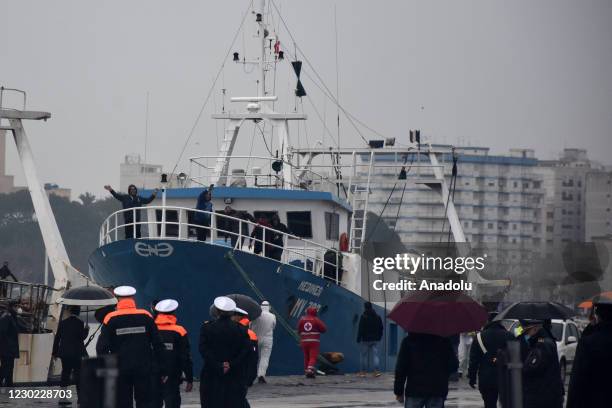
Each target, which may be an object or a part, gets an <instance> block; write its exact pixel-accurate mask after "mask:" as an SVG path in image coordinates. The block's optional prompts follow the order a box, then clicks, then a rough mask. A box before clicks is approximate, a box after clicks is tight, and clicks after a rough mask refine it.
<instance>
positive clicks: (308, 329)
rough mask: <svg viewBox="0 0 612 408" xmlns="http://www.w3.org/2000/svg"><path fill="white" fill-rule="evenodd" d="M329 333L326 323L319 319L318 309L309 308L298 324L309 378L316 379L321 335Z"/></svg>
mask: <svg viewBox="0 0 612 408" xmlns="http://www.w3.org/2000/svg"><path fill="white" fill-rule="evenodd" d="M326 331H327V327H326V326H325V323H323V321H321V319H319V318H318V317H317V309H316V308H314V307H309V308H308V309H306V314H305V315H304V316H302V318H301V319H300V321H299V322H298V333H299V334H300V345H301V347H302V351H303V352H304V373H305V374H306V377H308V378H314V376H315V373H316V370H315V364H316V363H317V357H318V356H319V345H320V342H321V340H320V338H321V334H322V333H325V332H326Z"/></svg>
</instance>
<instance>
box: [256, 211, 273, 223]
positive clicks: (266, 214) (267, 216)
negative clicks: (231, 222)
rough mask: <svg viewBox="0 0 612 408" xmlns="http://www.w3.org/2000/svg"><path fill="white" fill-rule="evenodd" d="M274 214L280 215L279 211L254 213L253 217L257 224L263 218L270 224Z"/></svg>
mask: <svg viewBox="0 0 612 408" xmlns="http://www.w3.org/2000/svg"><path fill="white" fill-rule="evenodd" d="M274 214H278V211H254V212H253V216H254V217H255V222H257V220H259V219H260V218H261V217H264V218H265V219H266V220H268V222H270V220H271V219H272V216H273V215H274Z"/></svg>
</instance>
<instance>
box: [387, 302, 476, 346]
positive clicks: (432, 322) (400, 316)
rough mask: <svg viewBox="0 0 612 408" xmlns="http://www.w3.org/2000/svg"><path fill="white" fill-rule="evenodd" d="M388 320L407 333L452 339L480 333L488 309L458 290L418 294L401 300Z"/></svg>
mask: <svg viewBox="0 0 612 408" xmlns="http://www.w3.org/2000/svg"><path fill="white" fill-rule="evenodd" d="M389 318H390V319H391V320H393V321H394V322H396V323H397V324H399V325H400V326H401V327H402V328H403V329H404V330H406V331H407V332H414V333H427V334H435V335H438V336H444V337H447V336H451V335H453V334H458V333H465V332H469V331H474V330H480V329H481V328H482V326H483V325H484V324H485V323H486V321H487V318H488V313H487V310H486V309H485V308H484V307H483V306H482V305H481V304H480V303H478V302H476V301H475V300H474V299H472V298H471V297H469V296H467V295H464V294H463V293H461V292H458V291H418V292H414V293H411V294H409V295H407V296H405V297H404V298H402V300H400V301H399V302H398V303H397V304H396V305H395V307H394V308H393V310H391V313H389Z"/></svg>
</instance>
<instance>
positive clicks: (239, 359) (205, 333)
mask: <svg viewBox="0 0 612 408" xmlns="http://www.w3.org/2000/svg"><path fill="white" fill-rule="evenodd" d="M199 349H200V354H201V355H202V358H203V359H204V366H203V367H202V378H224V379H226V380H230V381H237V382H242V381H244V378H245V370H246V358H247V356H248V354H249V350H250V340H249V336H248V334H247V331H246V329H245V328H244V327H243V326H241V325H240V324H238V323H236V322H234V321H232V320H231V319H230V318H229V317H225V316H223V317H220V318H218V319H217V320H214V321H209V322H205V323H204V324H203V325H202V328H201V329H200V343H199ZM226 361H227V362H229V364H230V369H229V371H228V372H227V374H223V363H224V362H226Z"/></svg>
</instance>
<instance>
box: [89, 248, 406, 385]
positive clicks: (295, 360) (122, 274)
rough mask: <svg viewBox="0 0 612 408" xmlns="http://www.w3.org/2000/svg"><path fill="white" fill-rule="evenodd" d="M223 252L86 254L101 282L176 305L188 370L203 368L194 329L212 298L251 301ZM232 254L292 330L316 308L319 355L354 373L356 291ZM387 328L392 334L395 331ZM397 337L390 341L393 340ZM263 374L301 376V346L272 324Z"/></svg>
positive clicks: (140, 298)
mask: <svg viewBox="0 0 612 408" xmlns="http://www.w3.org/2000/svg"><path fill="white" fill-rule="evenodd" d="M228 251H231V249H230V248H228V247H226V246H223V245H216V244H210V243H204V242H192V241H178V240H147V239H139V240H133V239H128V240H122V241H116V242H113V243H110V244H108V245H105V246H102V247H100V248H98V249H97V250H96V251H95V252H94V253H93V254H92V255H91V257H90V259H89V269H90V276H91V277H92V278H93V279H94V280H95V281H96V282H97V283H98V284H100V285H103V286H119V285H131V286H134V287H135V288H136V289H137V296H136V297H137V299H136V300H137V303H138V305H139V306H140V307H148V305H150V304H151V302H152V301H153V300H154V299H164V298H174V299H177V300H178V301H179V302H180V307H179V309H178V313H177V315H178V320H179V323H180V324H182V325H183V326H185V328H186V329H187V331H188V332H189V339H190V341H191V347H192V353H193V359H194V368H195V370H196V371H195V373H199V370H200V368H201V366H202V359H201V356H200V353H199V351H198V337H199V332H200V326H201V324H202V322H204V321H206V320H208V319H210V315H209V308H210V305H211V304H212V302H213V300H214V298H215V297H217V296H220V295H225V294H230V293H242V294H246V295H249V296H251V297H253V298H255V299H257V297H256V295H255V293H254V292H253V290H252V289H251V288H250V286H249V285H248V281H247V280H245V279H244V277H243V275H242V274H241V273H240V272H239V270H238V269H237V268H236V266H235V265H234V264H233V263H232V262H231V261H230V260H228V259H227V257H226V255H227V253H228ZM233 255H234V259H235V260H236V261H237V263H238V264H239V265H240V266H241V267H242V269H243V270H244V271H245V272H246V274H247V275H248V277H249V279H250V280H251V281H252V282H253V283H254V284H255V285H256V286H257V288H258V289H259V290H260V291H261V292H262V293H263V295H264V296H265V298H266V299H267V300H268V301H269V302H270V303H271V304H272V307H273V308H274V309H275V310H276V312H277V313H278V314H279V315H281V316H282V317H283V318H284V319H285V320H286V321H287V322H288V324H289V325H290V326H291V327H292V328H295V327H296V325H297V321H298V320H299V318H300V316H302V315H303V314H304V312H305V310H306V308H307V307H308V306H311V305H315V306H320V307H321V309H320V310H321V312H320V317H321V319H322V320H323V321H325V322H326V323H327V326H328V332H327V333H326V334H324V335H323V336H322V339H321V352H326V351H339V352H342V353H344V357H345V360H344V361H343V362H342V363H340V364H339V365H338V368H340V370H341V372H355V371H358V370H359V345H358V344H357V343H356V341H355V340H356V337H357V329H358V324H359V316H360V315H361V313H362V311H363V299H362V298H361V297H360V296H358V295H356V294H354V293H352V292H350V291H348V290H347V289H344V288H342V287H340V286H338V285H336V284H334V283H330V282H328V281H326V280H324V279H322V278H320V277H317V276H314V275H313V274H311V273H309V272H307V271H305V270H303V269H301V268H299V267H296V266H292V265H285V264H281V263H279V262H277V261H274V260H271V259H267V258H263V257H260V256H257V255H253V254H251V253H246V252H241V251H235V252H234V254H233ZM377 311H378V313H379V314H380V315H381V316H383V314H384V310H383V309H382V308H377ZM392 329H395V328H394V327H393V328H392ZM387 331H388V330H385V332H387ZM392 332H395V333H396V330H392ZM395 335H396V336H397V334H395ZM396 341H397V340H396V339H393V340H392V342H393V343H395V342H396ZM390 343H391V342H390ZM393 343H392V344H393ZM393 348H395V347H393ZM386 349H387V347H386V346H385V342H384V341H383V342H381V350H380V357H381V368H382V369H385V368H386V367H387V365H389V367H392V366H391V365H390V364H389V359H388V358H386V356H385V355H386V354H388V353H387V350H386ZM390 354H394V353H393V352H392V353H390ZM268 373H269V374H271V375H286V374H300V373H303V356H302V352H301V349H300V348H299V346H298V344H297V343H296V341H295V339H294V338H293V337H292V336H291V335H290V333H288V332H287V331H286V330H285V329H284V328H283V327H282V325H281V324H278V323H277V326H276V330H275V332H274V347H273V350H272V356H271V359H270V367H269V370H268Z"/></svg>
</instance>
